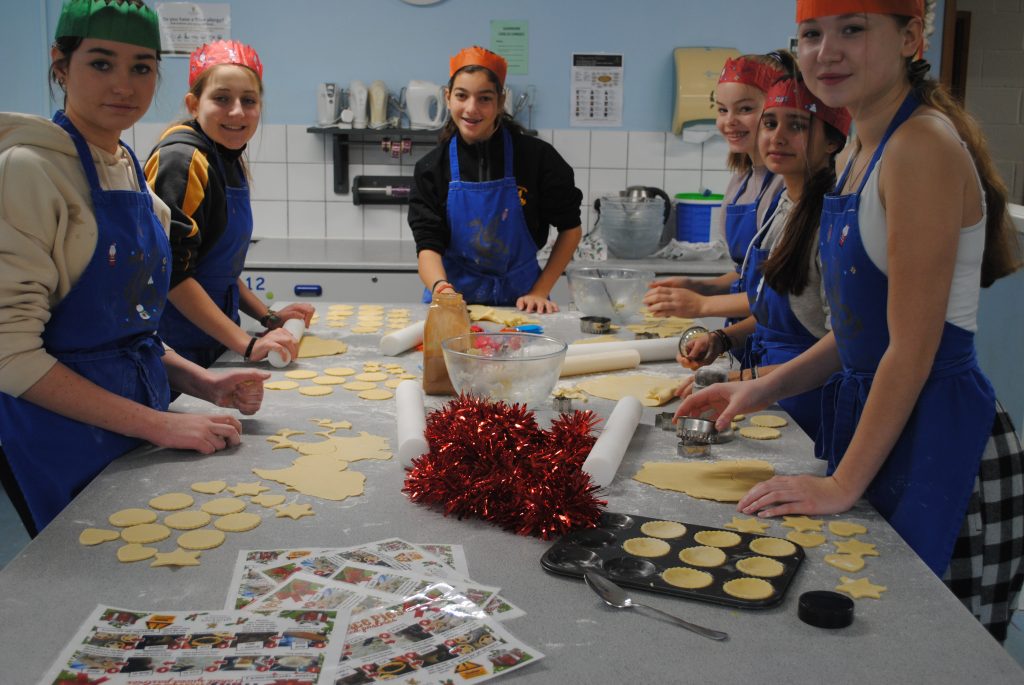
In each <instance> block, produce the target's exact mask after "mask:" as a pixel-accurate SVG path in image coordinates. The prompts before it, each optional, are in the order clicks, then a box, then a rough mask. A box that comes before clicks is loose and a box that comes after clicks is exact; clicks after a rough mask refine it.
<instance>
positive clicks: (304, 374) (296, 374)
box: [284, 369, 320, 381]
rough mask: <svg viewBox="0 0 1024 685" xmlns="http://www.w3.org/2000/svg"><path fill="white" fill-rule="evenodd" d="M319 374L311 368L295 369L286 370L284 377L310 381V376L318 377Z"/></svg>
mask: <svg viewBox="0 0 1024 685" xmlns="http://www.w3.org/2000/svg"><path fill="white" fill-rule="evenodd" d="M319 375H320V374H318V373H317V372H316V371H311V370H309V369H295V370H294V371H287V372H285V374H284V377H285V378H291V379H292V380H295V381H308V380H309V379H310V378H316V377H317V376H319Z"/></svg>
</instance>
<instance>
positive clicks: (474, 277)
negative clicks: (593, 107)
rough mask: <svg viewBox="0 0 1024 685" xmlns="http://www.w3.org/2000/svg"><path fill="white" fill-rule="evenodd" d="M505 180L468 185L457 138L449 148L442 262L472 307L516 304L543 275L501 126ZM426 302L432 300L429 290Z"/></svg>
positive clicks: (507, 139)
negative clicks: (445, 245) (446, 238)
mask: <svg viewBox="0 0 1024 685" xmlns="http://www.w3.org/2000/svg"><path fill="white" fill-rule="evenodd" d="M501 133H502V137H503V139H504V145H505V169H504V172H505V174H504V177H503V178H500V179H497V180H494V181H481V182H478V183H469V182H467V181H463V180H462V177H461V175H460V173H459V151H458V142H457V140H456V136H452V139H451V142H450V143H449V144H448V158H449V165H450V168H451V176H452V180H451V183H449V184H448V227H449V229H450V230H451V241H450V243H449V245H448V249H446V250H445V253H444V255H443V256H442V258H441V261H442V263H443V264H444V269H445V273H446V274H447V276H448V281H449V282H450V283H451V284H452V285H453V286H455V289H456V290H457V291H458V292H460V293H462V296H463V298H465V300H466V302H467V303H469V304H489V305H501V306H514V305H515V303H516V300H517V299H518V298H519V297H521V296H523V295H525V294H526V293H528V292H530V288H532V287H533V284H534V283H536V282H537V278H538V277H539V276H540V265H539V264H538V263H537V244H536V243H535V242H534V241H533V237H532V236H531V235H530V229H529V227H528V226H527V225H526V217H525V216H524V215H523V207H522V204H521V202H520V201H519V188H518V186H517V184H516V178H515V176H514V175H513V172H512V136H511V135H510V134H509V132H508V129H505V128H502V130H501ZM423 301H424V302H429V301H430V293H429V292H427V291H424V293H423Z"/></svg>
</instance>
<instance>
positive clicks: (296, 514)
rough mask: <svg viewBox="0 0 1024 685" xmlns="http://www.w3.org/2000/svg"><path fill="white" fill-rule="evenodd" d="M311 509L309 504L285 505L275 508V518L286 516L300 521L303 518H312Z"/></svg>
mask: <svg viewBox="0 0 1024 685" xmlns="http://www.w3.org/2000/svg"><path fill="white" fill-rule="evenodd" d="M313 514H314V512H313V507H312V506H311V505H309V504H285V505H282V506H280V507H277V517H278V518H283V517H285V516H287V517H288V518H290V519H300V518H302V517H303V516H313Z"/></svg>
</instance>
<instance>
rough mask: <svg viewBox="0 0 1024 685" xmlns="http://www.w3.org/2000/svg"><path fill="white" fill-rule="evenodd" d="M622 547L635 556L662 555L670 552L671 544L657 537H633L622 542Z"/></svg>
mask: <svg viewBox="0 0 1024 685" xmlns="http://www.w3.org/2000/svg"><path fill="white" fill-rule="evenodd" d="M622 549H624V550H626V551H627V552H629V553H630V554H632V555H633V556H635V557H662V556H665V555H666V554H668V552H669V550H670V549H672V548H671V547H669V544H668V543H667V542H665V541H664V540H657V539H655V538H631V539H629V540H626V541H625V542H624V543H622Z"/></svg>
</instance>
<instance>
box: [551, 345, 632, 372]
mask: <svg viewBox="0 0 1024 685" xmlns="http://www.w3.org/2000/svg"><path fill="white" fill-rule="evenodd" d="M593 346H596V344H595V345H592V347H593ZM638 366H640V353H639V352H637V351H636V350H615V351H612V352H598V353H596V354H580V355H575V356H572V357H566V358H565V361H564V362H562V371H561V372H560V374H559V375H560V376H561V377H562V378H565V377H566V376H579V375H580V374H584V373H598V372H600V371H618V370H620V369H635V368H636V367H638Z"/></svg>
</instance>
